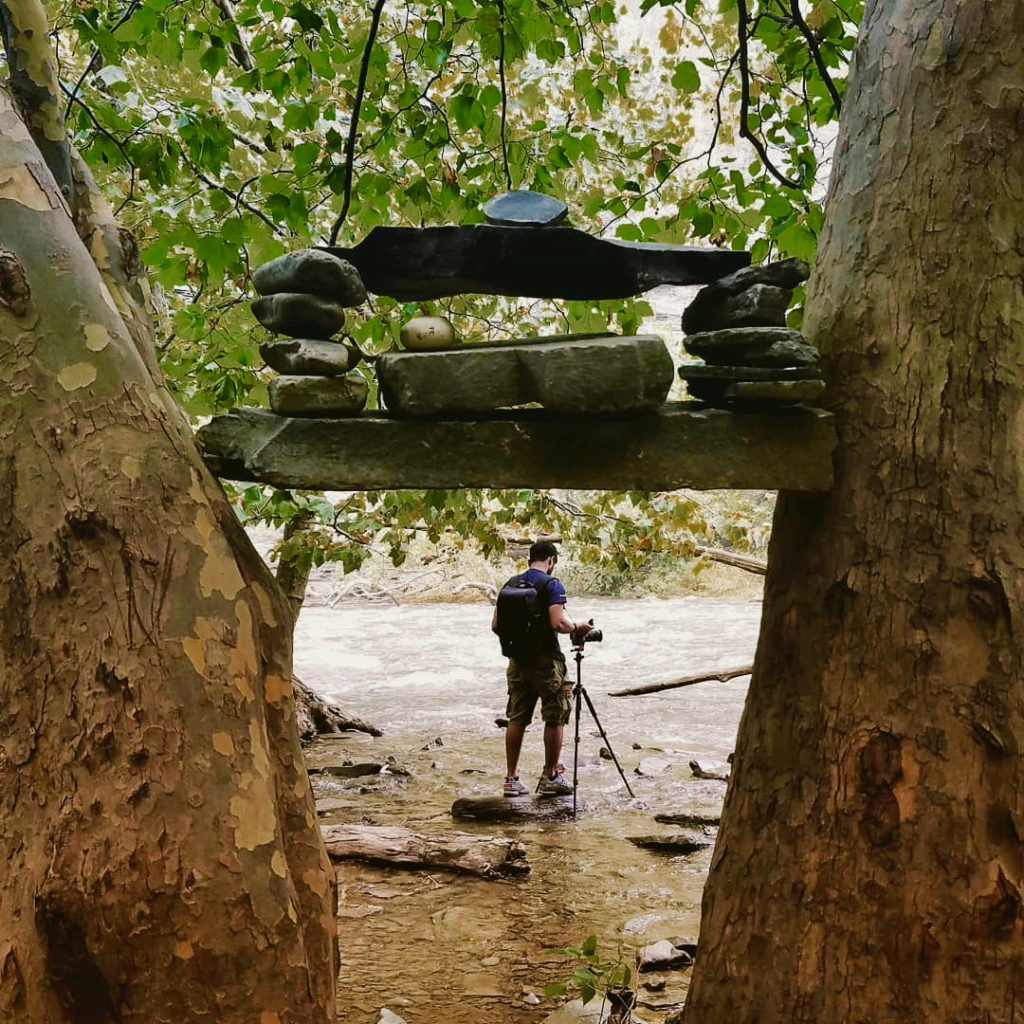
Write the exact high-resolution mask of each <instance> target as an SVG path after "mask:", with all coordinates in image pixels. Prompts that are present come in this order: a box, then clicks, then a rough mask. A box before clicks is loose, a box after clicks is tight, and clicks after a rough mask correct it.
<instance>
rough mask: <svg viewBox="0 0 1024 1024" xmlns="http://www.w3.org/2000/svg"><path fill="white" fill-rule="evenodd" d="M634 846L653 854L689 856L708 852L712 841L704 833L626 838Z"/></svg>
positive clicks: (678, 833)
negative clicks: (704, 851)
mask: <svg viewBox="0 0 1024 1024" xmlns="http://www.w3.org/2000/svg"><path fill="white" fill-rule="evenodd" d="M626 838H627V839H628V840H629V841H630V842H631V843H632V844H633V845H634V846H639V847H640V848H641V849H642V850H650V851H651V852H652V853H667V854H677V855H678V854H687V853H696V852H697V851H698V850H706V849H707V848H708V847H709V846H711V839H710V838H709V837H708V836H706V835H704V834H703V833H697V832H676V833H671V834H667V835H663V836H626Z"/></svg>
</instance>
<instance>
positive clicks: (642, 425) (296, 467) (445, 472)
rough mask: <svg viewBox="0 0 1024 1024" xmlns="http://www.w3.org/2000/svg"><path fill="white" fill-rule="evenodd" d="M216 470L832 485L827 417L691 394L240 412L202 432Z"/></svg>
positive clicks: (241, 476) (307, 475)
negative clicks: (401, 411) (642, 407)
mask: <svg viewBox="0 0 1024 1024" xmlns="http://www.w3.org/2000/svg"><path fill="white" fill-rule="evenodd" d="M198 441H199V444H200V445H201V447H202V449H203V454H204V456H205V458H206V461H207V463H208V464H209V466H210V468H211V469H212V471H213V472H214V473H216V474H217V475H218V476H221V477H224V478H226V479H229V480H240V481H241V480H255V481H262V482H264V483H268V484H273V485H274V486H277V487H294V488H303V489H308V490H317V491H322V490H383V489H393V488H415V489H429V488H440V489H452V488H459V487H566V488H572V489H577V490H633V489H635V490H641V491H668V490H675V489H676V488H680V487H691V488H695V489H698V490H699V489H718V488H750V489H754V488H757V489H760V488H763V489H766V490H776V489H785V490H796V491H825V490H828V489H829V488H830V487H831V486H832V457H831V456H832V449H833V447H834V446H835V427H834V424H833V418H832V416H831V414H829V413H826V412H822V411H821V410H816V409H806V408H801V407H798V408H796V409H781V410H779V411H778V412H773V413H771V414H764V415H757V414H746V413H742V414H741V413H734V412H728V411H725V410H722V409H713V408H709V407H707V406H705V405H702V404H699V403H696V402H689V403H675V404H670V405H664V406H661V407H660V408H659V409H657V410H656V411H654V412H649V413H632V414H619V415H617V416H560V415H557V414H553V413H549V412H547V411H545V410H542V409H537V410H518V411H516V412H514V413H513V412H505V413H498V414H494V415H492V416H487V417H480V416H478V417H469V418H465V419H444V420H395V419H389V418H387V417H383V416H380V415H377V414H371V413H362V414H360V415H358V416H354V417H349V418H345V419H312V418H309V419H307V418H294V417H284V416H277V415H275V414H274V413H272V412H270V411H269V410H267V409H235V410H233V411H232V412H230V413H228V414H226V415H224V416H215V417H214V418H213V419H212V420H210V422H209V423H207V424H206V425H205V426H203V427H202V428H200V430H199V431H198Z"/></svg>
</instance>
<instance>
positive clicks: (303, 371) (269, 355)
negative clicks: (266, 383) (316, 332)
mask: <svg viewBox="0 0 1024 1024" xmlns="http://www.w3.org/2000/svg"><path fill="white" fill-rule="evenodd" d="M260 355H261V356H263V360H264V362H266V364H267V366H269V367H270V368H271V369H272V370H277V372H278V373H284V374H289V375H296V376H300V377H306V376H315V377H339V376H341V375H342V374H343V373H348V371H349V370H351V369H352V368H353V367H355V365H356V364H357V363H358V362H359V352H358V350H357V349H356V348H355V347H354V346H352V345H344V344H342V343H341V342H338V341H325V340H323V339H322V338H287V339H285V340H283V341H266V342H264V343H263V344H262V345H260Z"/></svg>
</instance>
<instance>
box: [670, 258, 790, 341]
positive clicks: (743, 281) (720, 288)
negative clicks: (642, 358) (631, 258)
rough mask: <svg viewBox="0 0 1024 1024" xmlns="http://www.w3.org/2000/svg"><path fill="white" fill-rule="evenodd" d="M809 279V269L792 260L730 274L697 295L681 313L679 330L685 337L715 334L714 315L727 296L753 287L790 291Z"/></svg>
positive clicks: (764, 264)
mask: <svg viewBox="0 0 1024 1024" xmlns="http://www.w3.org/2000/svg"><path fill="white" fill-rule="evenodd" d="M809 276H810V268H809V267H808V266H807V264H806V263H805V262H804V261H803V260H801V259H797V258H795V257H794V258H792V259H788V260H779V261H778V262H776V263H762V264H761V265H760V266H756V267H743V268H741V269H739V270H734V271H733V272H732V273H731V274H727V275H726V276H725V277H720V278H719V279H718V280H717V281H714V282H712V283H711V284H709V285H708V286H707V287H706V288H702V289H701V290H700V291H699V292H697V295H696V297H695V298H694V300H693V302H691V303H690V305H689V306H687V307H686V310H685V312H684V313H683V330H684V331H685V332H686V333H687V334H695V333H697V332H698V331H710V330H715V329H716V327H715V326H714V318H715V312H716V310H717V309H718V307H719V306H720V305H721V304H722V303H723V301H724V300H725V299H727V298H728V297H729V296H732V295H739V294H740V292H744V291H746V290H747V289H748V288H751V287H752V286H754V285H770V286H771V287H773V288H779V289H789V290H791V289H793V288H796V286H797V285H799V284H802V283H803V282H804V281H806V280H807V278H808V277H809ZM787 302H788V299H787ZM719 326H721V325H719Z"/></svg>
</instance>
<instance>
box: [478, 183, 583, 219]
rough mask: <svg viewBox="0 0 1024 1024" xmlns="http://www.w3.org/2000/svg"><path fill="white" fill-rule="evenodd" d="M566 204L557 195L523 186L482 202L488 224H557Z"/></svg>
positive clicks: (565, 208) (561, 217) (564, 213)
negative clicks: (547, 194) (523, 187)
mask: <svg viewBox="0 0 1024 1024" xmlns="http://www.w3.org/2000/svg"><path fill="white" fill-rule="evenodd" d="M568 212H569V208H568V207H567V206H566V205H565V203H563V202H562V200H561V199H556V198H555V197H554V196H546V195H544V193H543V192H531V191H529V190H528V189H523V190H521V191H519V192H503V193H502V194H501V195H500V196H495V197H494V198H493V199H491V200H489V201H488V202H486V203H484V216H485V217H486V218H487V223H488V224H498V225H504V226H507V227H531V226H532V227H545V226H551V225H554V224H560V223H561V222H562V221H563V220H565V217H566V214H567V213H568Z"/></svg>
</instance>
